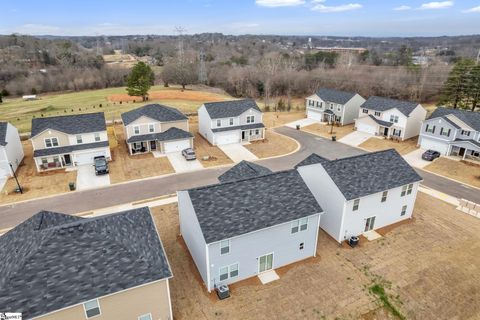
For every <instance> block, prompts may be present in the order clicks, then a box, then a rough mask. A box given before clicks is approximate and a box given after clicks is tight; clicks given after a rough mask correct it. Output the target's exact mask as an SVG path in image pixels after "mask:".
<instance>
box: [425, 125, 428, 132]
mask: <svg viewBox="0 0 480 320" xmlns="http://www.w3.org/2000/svg"><path fill="white" fill-rule="evenodd" d="M425 132H428V124H427V126H426V127H425Z"/></svg>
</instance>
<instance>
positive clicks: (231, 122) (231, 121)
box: [229, 118, 233, 126]
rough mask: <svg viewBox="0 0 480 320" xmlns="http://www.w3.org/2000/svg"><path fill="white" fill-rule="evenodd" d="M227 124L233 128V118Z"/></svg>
mask: <svg viewBox="0 0 480 320" xmlns="http://www.w3.org/2000/svg"><path fill="white" fill-rule="evenodd" d="M229 123H230V125H231V126H233V118H230V120H229Z"/></svg>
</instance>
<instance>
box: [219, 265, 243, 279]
mask: <svg viewBox="0 0 480 320" xmlns="http://www.w3.org/2000/svg"><path fill="white" fill-rule="evenodd" d="M219 273H220V274H219V276H220V281H225V280H227V279H228V278H235V277H238V263H234V264H231V265H229V266H226V267H221V268H220V272H219Z"/></svg>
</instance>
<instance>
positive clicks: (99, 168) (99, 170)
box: [93, 156, 109, 176]
mask: <svg viewBox="0 0 480 320" xmlns="http://www.w3.org/2000/svg"><path fill="white" fill-rule="evenodd" d="M93 166H94V167H95V174H96V175H97V176H98V175H101V174H107V173H108V172H109V169H108V162H107V159H106V158H105V157H104V156H98V157H95V158H93Z"/></svg>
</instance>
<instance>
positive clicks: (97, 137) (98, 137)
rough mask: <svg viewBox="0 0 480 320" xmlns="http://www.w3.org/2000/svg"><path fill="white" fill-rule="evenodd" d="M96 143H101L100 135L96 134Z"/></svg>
mask: <svg viewBox="0 0 480 320" xmlns="http://www.w3.org/2000/svg"><path fill="white" fill-rule="evenodd" d="M95 141H96V142H98V141H100V133H98V132H95Z"/></svg>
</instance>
